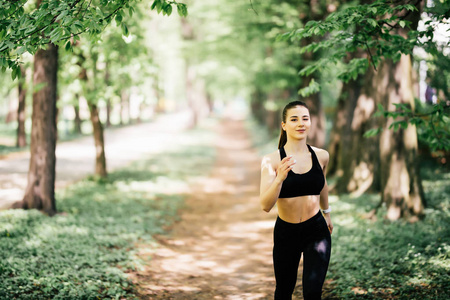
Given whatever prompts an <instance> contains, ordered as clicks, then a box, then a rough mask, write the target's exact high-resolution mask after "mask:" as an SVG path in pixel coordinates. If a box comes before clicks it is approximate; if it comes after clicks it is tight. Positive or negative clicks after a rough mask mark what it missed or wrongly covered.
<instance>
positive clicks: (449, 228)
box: [328, 164, 450, 300]
mask: <svg viewBox="0 0 450 300" xmlns="http://www.w3.org/2000/svg"><path fill="white" fill-rule="evenodd" d="M422 174H423V177H424V178H423V179H424V180H423V185H424V189H425V195H426V197H427V203H428V206H427V209H426V217H425V219H423V220H421V221H419V222H416V223H408V222H406V221H404V220H400V221H396V222H391V221H388V220H386V219H385V217H384V216H385V214H386V209H385V208H384V207H383V208H381V209H380V210H379V211H378V212H377V218H376V220H375V221H372V220H368V219H366V218H365V217H364V216H365V215H366V213H368V212H369V211H370V210H371V209H372V208H373V207H375V206H376V204H377V203H378V202H379V195H363V196H361V197H358V198H351V197H349V196H348V195H342V196H339V197H337V196H332V197H331V201H332V206H333V209H334V210H333V216H332V218H333V223H334V225H335V231H334V233H333V248H332V261H331V265H330V269H329V273H328V278H330V279H332V280H333V282H332V287H333V288H332V292H331V295H333V296H334V297H336V298H338V299H442V300H444V299H450V276H449V274H450V260H449V259H450V257H449V256H450V212H449V207H450V206H449V203H450V186H449V185H448V182H449V181H450V173H448V172H446V171H445V170H444V169H440V168H439V166H434V165H429V164H424V167H423V170H422Z"/></svg>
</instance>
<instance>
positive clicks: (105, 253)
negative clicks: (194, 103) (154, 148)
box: [0, 130, 215, 299]
mask: <svg viewBox="0 0 450 300" xmlns="http://www.w3.org/2000/svg"><path fill="white" fill-rule="evenodd" d="M187 135H188V137H187V138H186V140H184V139H183V141H182V143H178V144H177V143H176V141H174V150H173V151H170V152H166V153H164V154H159V155H157V156H154V157H149V158H148V159H147V160H144V161H139V162H136V163H133V164H131V165H130V166H128V167H126V168H124V169H121V170H118V171H115V172H112V173H111V174H110V175H109V178H108V179H107V180H95V179H86V180H83V181H80V182H78V183H76V184H74V185H71V186H70V187H68V188H66V189H63V190H59V191H57V196H56V198H57V207H58V210H59V212H60V214H58V215H56V216H55V217H52V218H49V217H46V216H44V215H42V214H41V213H40V212H38V211H35V210H30V211H23V210H9V211H2V212H0V299H119V298H123V297H125V298H127V299H133V298H134V297H133V292H134V287H133V284H132V282H131V281H130V280H129V279H128V277H127V272H129V271H130V270H135V269H136V268H139V267H140V266H141V263H142V262H141V261H140V260H139V259H138V258H137V256H136V251H137V248H136V246H137V244H138V243H143V244H152V241H153V238H152V236H154V235H155V234H162V233H165V232H166V230H167V228H168V226H169V225H170V224H172V223H173V222H174V221H175V220H176V219H177V211H178V209H180V208H181V207H182V206H183V194H184V193H185V192H186V191H188V188H189V185H190V184H191V183H192V181H195V180H196V178H200V177H201V176H205V173H207V172H208V170H209V168H210V167H211V166H212V162H213V160H214V157H215V152H214V149H213V148H211V147H210V146H207V143H206V140H207V139H208V138H210V134H209V133H207V132H205V131H202V130H195V131H190V132H189V133H187Z"/></svg>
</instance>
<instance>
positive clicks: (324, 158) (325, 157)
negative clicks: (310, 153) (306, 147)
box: [311, 146, 330, 165]
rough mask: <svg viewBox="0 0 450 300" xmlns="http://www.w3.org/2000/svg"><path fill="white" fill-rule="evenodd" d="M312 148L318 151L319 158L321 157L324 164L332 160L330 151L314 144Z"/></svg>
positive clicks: (320, 159)
mask: <svg viewBox="0 0 450 300" xmlns="http://www.w3.org/2000/svg"><path fill="white" fill-rule="evenodd" d="M311 148H312V149H313V150H314V152H315V153H316V155H317V158H318V159H319V161H320V163H321V164H322V165H326V164H328V161H329V160H330V154H329V153H328V151H327V150H325V149H321V148H317V147H313V146H311Z"/></svg>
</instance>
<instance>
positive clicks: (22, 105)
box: [16, 66, 27, 148]
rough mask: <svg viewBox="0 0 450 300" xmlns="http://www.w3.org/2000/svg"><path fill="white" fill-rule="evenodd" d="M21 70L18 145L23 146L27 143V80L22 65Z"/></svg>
mask: <svg viewBox="0 0 450 300" xmlns="http://www.w3.org/2000/svg"><path fill="white" fill-rule="evenodd" d="M20 72H21V73H22V76H21V79H20V80H19V87H18V89H19V106H18V108H17V140H16V147H18V148H22V147H25V146H26V145H27V137H26V133H25V120H26V113H25V106H26V96H27V89H26V88H25V86H26V84H25V80H26V70H25V68H24V67H23V66H21V67H20Z"/></svg>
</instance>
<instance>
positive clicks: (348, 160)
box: [336, 69, 379, 196]
mask: <svg viewBox="0 0 450 300" xmlns="http://www.w3.org/2000/svg"><path fill="white" fill-rule="evenodd" d="M373 76H374V70H373V69H369V70H368V71H367V73H366V75H365V76H364V77H363V78H359V79H358V80H357V81H355V82H349V83H348V84H346V85H345V86H344V88H343V91H344V93H345V94H346V95H347V97H348V101H347V103H346V104H345V116H344V118H348V119H347V122H346V124H345V125H344V127H343V133H342V141H341V144H340V148H341V149H343V151H341V152H340V154H339V158H338V164H337V174H338V175H339V177H338V180H337V185H336V190H337V191H338V192H340V193H343V192H344V193H345V192H351V193H353V195H355V196H359V195H361V194H362V193H364V192H366V191H368V190H372V191H377V190H378V188H379V180H378V178H379V168H378V166H379V153H378V137H364V133H365V132H366V131H368V130H369V129H373V128H376V127H377V125H378V123H377V121H376V120H375V119H374V118H373V114H374V113H375V111H376V102H375V98H374V94H376V93H377V91H376V85H375V86H373V85H372V78H373ZM345 94H344V96H345ZM344 149H345V150H344Z"/></svg>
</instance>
